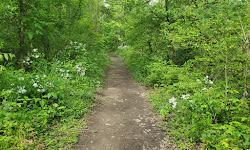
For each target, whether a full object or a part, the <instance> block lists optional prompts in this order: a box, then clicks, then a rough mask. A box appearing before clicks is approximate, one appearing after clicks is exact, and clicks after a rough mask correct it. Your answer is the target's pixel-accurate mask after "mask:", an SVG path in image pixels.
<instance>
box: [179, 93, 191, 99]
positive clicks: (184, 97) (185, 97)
mask: <svg viewBox="0 0 250 150" xmlns="http://www.w3.org/2000/svg"><path fill="white" fill-rule="evenodd" d="M189 97H190V95H189V94H187V95H182V96H181V98H182V99H185V100H187V99H188V98H189Z"/></svg>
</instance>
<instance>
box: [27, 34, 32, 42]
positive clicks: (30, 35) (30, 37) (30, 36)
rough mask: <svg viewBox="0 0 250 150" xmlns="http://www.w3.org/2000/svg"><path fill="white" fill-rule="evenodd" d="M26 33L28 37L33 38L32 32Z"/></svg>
mask: <svg viewBox="0 0 250 150" xmlns="http://www.w3.org/2000/svg"><path fill="white" fill-rule="evenodd" d="M27 34H28V36H29V39H30V40H32V39H33V33H32V32H28V33H27Z"/></svg>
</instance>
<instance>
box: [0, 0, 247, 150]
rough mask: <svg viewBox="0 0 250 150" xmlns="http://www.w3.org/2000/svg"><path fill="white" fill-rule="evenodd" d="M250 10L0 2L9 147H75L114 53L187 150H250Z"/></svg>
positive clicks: (192, 3)
mask: <svg viewBox="0 0 250 150" xmlns="http://www.w3.org/2000/svg"><path fill="white" fill-rule="evenodd" d="M249 8H250V3H249V2H248V1H245V0H240V1H239V0H179V1H174V0H159V1H149V0H109V1H108V0H106V1H105V2H102V1H98V0H53V1H50V0H38V1H31V0H19V1H13V0H1V3H0V21H1V22H0V28H1V33H0V49H1V53H0V62H1V64H0V76H1V80H0V91H1V93H0V102H1V106H0V116H1V121H0V136H1V138H0V149H8V148H11V147H12V148H14V149H15V148H20V149H22V148H30V147H33V148H34V147H35V148H38V149H39V148H44V147H46V148H59V147H71V146H72V144H73V143H75V142H76V141H77V131H78V130H79V129H80V127H79V126H80V125H79V124H78V123H77V122H78V119H79V118H82V117H83V116H84V114H86V113H87V112H89V111H90V108H91V107H93V105H94V100H93V95H94V90H95V89H96V88H99V87H101V86H102V82H103V80H102V77H103V75H104V69H105V68H106V67H107V66H108V63H109V57H108V55H107V53H106V51H107V50H109V51H112V52H115V53H116V54H118V55H119V56H120V57H122V58H123V59H124V61H125V62H126V64H127V67H128V68H129V69H130V71H131V74H132V75H133V76H134V78H135V79H136V80H137V81H139V82H141V83H143V84H145V85H146V86H150V87H152V91H153V92H152V94H151V96H150V101H151V102H152V104H153V106H154V110H155V111H156V112H157V113H159V114H160V115H161V117H162V118H163V123H162V127H163V128H164V129H165V130H166V131H167V132H168V133H169V134H170V137H171V139H172V141H173V142H174V143H175V144H177V145H178V146H179V147H180V148H183V149H186V148H194V147H196V146H197V145H199V144H202V145H204V146H205V147H206V148H208V149H247V148H249V145H250V141H249V138H250V134H249V133H250V128H249V126H250V122H249V119H250V118H249V116H250V114H249V94H248V92H249V88H250V85H249V68H248V59H249V38H250V26H249V24H250V17H249V15H250V10H249ZM69 122H71V124H68V123H69ZM74 124H75V126H74ZM76 126H77V127H76ZM69 137H71V138H69ZM66 139H67V140H66ZM68 139H70V140H68Z"/></svg>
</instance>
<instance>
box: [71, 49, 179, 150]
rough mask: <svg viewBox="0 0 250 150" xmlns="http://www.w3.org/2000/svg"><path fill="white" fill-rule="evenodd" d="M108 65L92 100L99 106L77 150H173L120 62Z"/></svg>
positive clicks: (141, 90) (142, 92) (115, 59)
mask: <svg viewBox="0 0 250 150" xmlns="http://www.w3.org/2000/svg"><path fill="white" fill-rule="evenodd" d="M110 56H111V59H112V62H111V65H110V68H109V70H108V71H107V76H106V87H105V88H104V89H103V90H101V91H100V93H98V96H97V97H96V99H97V101H98V102H99V103H100V104H99V105H98V106H97V107H96V108H95V109H94V110H93V111H94V113H93V115H92V116H91V118H90V121H89V123H88V126H87V128H86V130H85V131H84V133H82V134H81V135H80V137H79V142H78V143H77V145H76V146H75V149H77V150H175V148H174V147H172V146H170V142H169V141H168V139H167V138H166V137H165V136H164V135H163V131H161V130H160V129H159V128H158V127H157V120H158V119H159V118H157V117H156V116H155V115H154V114H153V112H152V111H151V104H150V103H149V102H148V101H147V99H146V98H147V94H146V90H145V89H144V88H143V87H142V86H140V85H139V84H138V83H137V82H135V81H134V79H133V78H132V77H131V75H130V74H129V72H128V70H127V69H126V67H125V64H124V62H123V61H122V60H121V59H120V58H118V57H117V56H115V55H113V54H110Z"/></svg>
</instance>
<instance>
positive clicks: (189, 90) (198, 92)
mask: <svg viewBox="0 0 250 150" xmlns="http://www.w3.org/2000/svg"><path fill="white" fill-rule="evenodd" d="M116 53H117V54H118V55H120V56H121V57H122V58H123V59H124V61H125V62H126V64H127V67H128V68H129V70H130V71H131V74H132V75H133V76H134V78H135V79H137V80H138V81H140V82H142V83H144V84H145V85H147V86H151V87H154V90H153V92H152V93H153V94H151V95H150V99H149V100H150V101H151V103H152V104H153V106H154V109H155V110H156V111H157V112H158V113H159V114H160V115H161V117H162V119H163V123H162V126H163V127H164V129H165V130H166V131H167V132H168V133H169V134H170V135H171V138H172V140H173V141H174V142H175V143H176V144H178V146H179V147H180V148H182V149H187V148H191V149H193V148H195V147H196V146H197V145H199V144H202V145H204V146H205V147H206V148H207V149H234V150H236V149H248V148H249V146H250V141H249V138H250V127H249V126H250V118H249V116H250V113H249V96H248V93H245V94H244V88H243V86H242V85H243V84H242V81H241V80H239V79H242V80H243V78H241V77H240V76H242V74H240V73H237V72H234V74H237V75H238V76H234V77H231V79H230V82H229V83H227V84H226V81H225V80H223V77H221V76H218V75H217V76H216V75H214V74H212V73H211V72H212V71H211V70H209V69H211V68H212V67H213V66H206V68H205V69H206V70H207V71H206V72H204V71H203V68H202V64H201V63H200V61H199V59H198V58H197V59H191V60H189V61H188V62H186V63H185V64H184V65H182V66H177V65H174V64H173V63H172V62H171V61H166V60H162V59H161V57H157V56H156V55H153V54H146V53H140V52H139V51H136V50H133V48H132V47H124V48H120V49H118V51H117V52H116ZM209 67H211V68H209ZM238 71H239V72H240V71H242V70H241V69H239V70H238ZM228 74H229V73H228ZM246 88H247V90H248V91H249V84H248V85H246Z"/></svg>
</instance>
